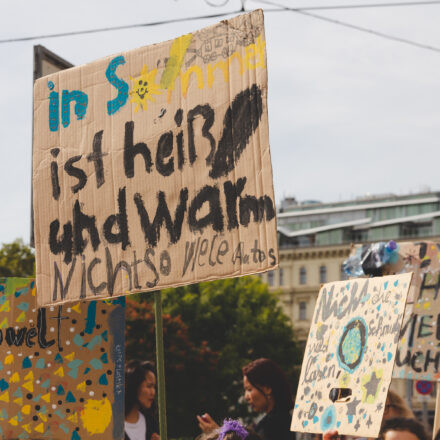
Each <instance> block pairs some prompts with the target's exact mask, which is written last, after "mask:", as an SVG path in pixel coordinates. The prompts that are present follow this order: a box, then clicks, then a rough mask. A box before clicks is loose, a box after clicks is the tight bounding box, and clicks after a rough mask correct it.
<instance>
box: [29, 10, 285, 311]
mask: <svg viewBox="0 0 440 440" xmlns="http://www.w3.org/2000/svg"><path fill="white" fill-rule="evenodd" d="M34 103H35V105H34V127H35V130H34V134H35V135H34V161H33V163H34V167H33V187H34V216H35V246H36V259H37V284H38V287H39V293H38V304H39V305H47V304H57V303H63V302H66V301H72V300H75V299H76V300H78V299H82V298H104V297H111V296H117V295H125V294H128V293H132V292H139V291H146V290H151V289H158V288H163V287H167V286H177V285H183V284H188V283H194V282H197V281H202V280H212V279H217V278H223V277H230V276H239V275H244V274H250V273H256V272H262V271H266V270H268V269H269V268H274V267H276V265H277V264H278V248H277V235H276V218H275V206H274V196H273V186H272V169H271V161H270V151H269V142H268V119H267V71H266V51H265V37H264V26H263V14H262V11H261V10H260V11H255V12H252V13H250V14H245V15H241V16H238V17H236V18H233V19H231V20H228V21H222V22H221V23H219V24H217V25H214V26H211V27H208V28H206V29H203V30H201V31H198V32H194V33H192V34H188V35H184V36H182V37H179V38H176V39H175V40H174V41H168V42H164V43H161V44H156V45H153V46H149V47H143V48H140V49H136V50H133V51H129V52H125V53H122V54H119V55H117V56H112V57H109V58H106V59H103V60H99V61H96V62H94V63H91V64H88V65H85V66H81V67H75V68H72V69H68V70H65V71H61V72H58V73H56V74H53V75H49V76H47V77H45V78H42V79H40V80H38V81H36V83H35V87H34Z"/></svg>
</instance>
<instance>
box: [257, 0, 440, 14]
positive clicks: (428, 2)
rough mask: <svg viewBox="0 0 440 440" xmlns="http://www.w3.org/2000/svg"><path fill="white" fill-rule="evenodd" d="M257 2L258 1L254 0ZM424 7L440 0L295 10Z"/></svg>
mask: <svg viewBox="0 0 440 440" xmlns="http://www.w3.org/2000/svg"><path fill="white" fill-rule="evenodd" d="M254 1H257V0H254ZM423 5H440V0H421V1H419V2H414V1H411V2H399V3H366V4H360V5H330V6H307V7H300V8H294V9H297V10H298V11H318V10H320V11H325V10H331V9H366V8H392V7H403V6H423Z"/></svg>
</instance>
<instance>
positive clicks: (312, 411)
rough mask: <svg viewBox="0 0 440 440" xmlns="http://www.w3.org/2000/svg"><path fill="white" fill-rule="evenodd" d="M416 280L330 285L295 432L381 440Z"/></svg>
mask: <svg viewBox="0 0 440 440" xmlns="http://www.w3.org/2000/svg"><path fill="white" fill-rule="evenodd" d="M411 277H412V274H411V273H407V274H401V275H394V276H387V277H378V278H370V279H354V280H349V281H338V282H334V283H328V284H325V285H324V286H323V287H322V289H321V290H320V292H319V297H318V300H317V303H316V307H315V312H314V316H313V322H312V327H311V329H310V334H309V338H308V340H307V346H306V350H305V355H304V360H303V365H302V369H301V376H300V380H299V387H298V391H297V397H296V402H295V407H294V412H293V417H292V425H291V429H292V431H300V432H310V433H323V432H325V431H327V430H329V429H337V430H338V432H339V434H341V435H354V436H356V437H377V436H378V434H379V430H380V425H381V422H382V417H383V412H384V408H385V401H386V397H387V393H388V388H389V385H390V382H391V376H392V371H393V366H394V360H395V354H396V347H397V341H398V338H399V332H400V328H401V323H402V317H403V313H404V308H405V302H406V298H407V295H408V290H409V287H410V283H411Z"/></svg>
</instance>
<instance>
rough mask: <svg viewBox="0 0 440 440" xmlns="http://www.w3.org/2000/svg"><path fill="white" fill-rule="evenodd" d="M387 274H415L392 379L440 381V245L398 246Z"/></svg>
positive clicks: (414, 244) (386, 267) (412, 244)
mask: <svg viewBox="0 0 440 440" xmlns="http://www.w3.org/2000/svg"><path fill="white" fill-rule="evenodd" d="M395 252H396V253H397V255H398V258H397V259H396V261H394V262H393V263H392V264H386V265H385V267H384V272H386V273H402V272H413V273H414V276H413V279H412V282H411V290H410V294H409V295H408V300H407V304H406V309H405V315H404V318H403V324H402V330H401V338H400V341H399V345H398V347H397V354H396V364H395V366H394V372H393V377H396V378H407V379H419V380H427V381H438V380H440V350H439V343H440V296H439V291H440V260H439V252H440V244H438V243H434V242H417V243H399V244H398V245H397V249H396V250H395Z"/></svg>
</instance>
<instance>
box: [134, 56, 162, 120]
mask: <svg viewBox="0 0 440 440" xmlns="http://www.w3.org/2000/svg"><path fill="white" fill-rule="evenodd" d="M156 74H157V69H153V70H150V72H148V68H147V66H145V65H144V67H143V68H142V71H141V74H140V76H138V77H137V78H132V77H131V76H130V79H131V81H132V83H133V87H132V89H131V92H130V96H131V100H130V102H134V103H135V104H137V105H136V108H135V109H134V112H135V113H136V112H137V111H138V110H139V108H140V107H142V110H147V101H151V102H154V101H155V100H154V97H153V95H160V94H161V93H162V91H161V90H160V86H159V84H156V82H155V77H156Z"/></svg>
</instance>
